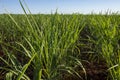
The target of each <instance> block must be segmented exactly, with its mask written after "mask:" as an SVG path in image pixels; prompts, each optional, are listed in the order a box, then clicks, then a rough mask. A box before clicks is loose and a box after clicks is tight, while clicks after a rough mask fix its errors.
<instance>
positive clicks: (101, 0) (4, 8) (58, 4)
mask: <svg viewBox="0 0 120 80" xmlns="http://www.w3.org/2000/svg"><path fill="white" fill-rule="evenodd" d="M21 1H22V0H21ZM24 1H25V2H26V4H27V6H28V7H29V9H30V11H31V12H32V13H33V14H37V13H41V14H49V13H54V12H55V11H56V10H57V12H58V13H66V14H71V13H83V14H88V13H91V12H94V13H99V12H101V11H102V12H105V11H107V10H109V11H112V12H117V11H120V0H24ZM8 12H10V13H13V14H23V13H24V12H23V10H22V8H21V6H20V4H19V0H0V14H1V13H8Z"/></svg>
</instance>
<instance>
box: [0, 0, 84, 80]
mask: <svg viewBox="0 0 120 80" xmlns="http://www.w3.org/2000/svg"><path fill="white" fill-rule="evenodd" d="M19 2H20V5H21V7H22V9H23V11H24V13H25V14H24V17H25V19H26V21H27V22H26V24H25V26H22V25H24V24H22V25H19V23H17V21H16V20H15V19H14V18H13V17H12V15H10V14H8V15H9V17H10V18H11V20H12V21H13V22H14V23H15V25H16V26H13V28H14V29H15V30H16V31H19V32H16V33H15V34H13V35H15V37H16V36H17V35H18V34H20V33H23V34H22V35H20V36H21V39H19V36H18V38H17V39H18V41H13V43H10V44H9V43H8V44H6V43H4V42H3V45H4V46H7V47H8V48H7V49H6V48H5V47H4V46H3V47H2V48H3V50H4V53H5V54H6V55H7V56H8V59H7V60H6V59H3V58H2V57H1V60H3V61H4V62H5V63H6V65H7V67H1V68H2V69H5V70H6V71H8V72H7V73H6V79H17V80H21V79H24V80H30V77H31V76H28V74H27V72H26V71H27V70H30V69H31V70H33V71H32V74H33V78H32V79H33V80H41V79H48V80H57V79H61V78H62V74H61V73H62V72H64V71H65V72H67V73H69V74H72V75H76V76H77V77H79V78H80V79H82V77H81V76H80V75H79V74H78V73H77V72H76V71H75V70H74V69H73V68H72V67H71V66H70V65H71V64H69V63H67V62H69V61H67V59H66V58H69V60H73V58H70V56H71V54H68V50H69V49H71V48H74V46H75V45H74V43H75V42H76V41H77V39H78V35H79V34H80V31H81V30H82V28H83V27H84V22H83V21H82V16H81V17H79V18H77V15H72V16H70V17H69V18H67V17H66V16H65V15H61V16H60V15H59V14H57V12H56V13H55V14H51V16H50V17H49V18H47V19H44V18H41V19H42V22H41V21H40V23H41V24H40V25H38V23H37V22H39V21H36V19H34V17H33V15H32V14H31V12H30V10H29V9H28V8H27V10H28V12H29V13H30V14H27V12H26V10H25V8H24V6H23V4H22V2H21V1H20V0H19ZM25 6H26V5H25ZM26 7H27V6H26ZM64 16H65V17H64ZM68 19H70V20H68ZM79 19H80V20H81V22H80V21H79ZM15 37H13V38H15ZM13 40H14V39H13ZM8 42H9V41H8ZM9 48H12V50H10V49H9ZM15 52H16V53H15ZM18 55H19V56H20V57H21V58H19V57H17V56H18ZM22 57H23V58H24V59H22ZM74 59H75V58H74ZM25 60H26V61H25ZM76 60H77V59H75V61H76ZM24 61H25V62H24ZM76 65H81V63H80V61H79V60H77V63H76ZM81 66H82V65H81ZM30 67H31V68H30ZM73 67H74V66H73ZM82 69H83V67H82ZM83 70H84V69H83ZM84 71H85V70H84ZM73 73H74V74H73Z"/></svg>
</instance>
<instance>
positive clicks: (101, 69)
mask: <svg viewBox="0 0 120 80" xmlns="http://www.w3.org/2000/svg"><path fill="white" fill-rule="evenodd" d="M83 66H84V68H85V70H86V74H87V80H107V72H106V70H107V66H106V64H105V63H104V62H101V63H95V62H94V63H88V62H84V63H83ZM76 70H77V72H78V73H79V74H80V75H81V76H82V77H84V75H85V73H84V72H83V71H82V70H81V68H80V67H78V68H77V69H76ZM63 80H82V79H80V78H77V77H75V76H70V75H69V76H64V79H63ZM83 80H85V78H83Z"/></svg>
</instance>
